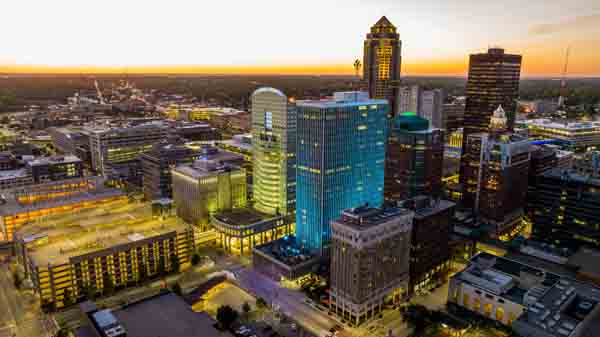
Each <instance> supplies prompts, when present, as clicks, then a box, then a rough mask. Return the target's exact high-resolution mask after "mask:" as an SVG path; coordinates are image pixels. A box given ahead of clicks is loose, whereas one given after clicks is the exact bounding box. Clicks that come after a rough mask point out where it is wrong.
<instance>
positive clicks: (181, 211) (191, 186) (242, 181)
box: [171, 159, 246, 232]
mask: <svg viewBox="0 0 600 337" xmlns="http://www.w3.org/2000/svg"><path fill="white" fill-rule="evenodd" d="M171 178H172V181H173V201H174V202H175V204H176V205H177V215H178V216H179V217H181V218H182V219H183V220H185V221H186V222H188V223H190V224H192V225H194V226H195V227H196V230H197V231H198V232H205V231H207V230H208V229H209V224H210V217H211V216H213V215H214V214H216V213H218V212H221V211H226V210H232V209H234V208H240V207H244V206H246V171H245V170H244V169H243V168H239V167H235V166H233V165H223V164H221V163H219V162H217V161H214V160H202V159H199V160H196V161H195V162H194V163H193V164H192V165H179V166H177V167H175V168H174V169H172V170H171Z"/></svg>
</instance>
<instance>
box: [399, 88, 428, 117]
mask: <svg viewBox="0 0 600 337" xmlns="http://www.w3.org/2000/svg"><path fill="white" fill-rule="evenodd" d="M422 93H423V91H422V90H421V87H420V86H418V85H411V86H408V87H400V88H398V100H397V102H396V114H401V113H404V112H414V113H416V114H417V115H418V114H419V112H420V110H419V109H420V108H421V97H422Z"/></svg>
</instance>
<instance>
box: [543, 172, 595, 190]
mask: <svg viewBox="0 0 600 337" xmlns="http://www.w3.org/2000/svg"><path fill="white" fill-rule="evenodd" d="M542 175H543V176H545V177H553V178H561V179H562V180H566V181H573V182H578V183H584V184H588V185H593V186H596V187H600V179H597V178H593V177H590V176H586V175H582V174H579V173H577V171H574V170H564V169H561V168H554V169H551V170H548V171H546V172H544V173H543V174H542Z"/></svg>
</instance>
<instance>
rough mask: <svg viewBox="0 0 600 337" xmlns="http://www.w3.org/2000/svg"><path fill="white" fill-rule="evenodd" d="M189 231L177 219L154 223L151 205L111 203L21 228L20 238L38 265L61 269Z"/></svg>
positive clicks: (158, 220) (53, 217) (186, 226)
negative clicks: (95, 254) (105, 251)
mask: <svg viewBox="0 0 600 337" xmlns="http://www.w3.org/2000/svg"><path fill="white" fill-rule="evenodd" d="M188 228H189V227H188V225H186V224H185V223H184V222H183V221H182V220H181V219H179V218H177V217H170V218H167V219H164V220H162V219H154V218H153V217H152V209H151V205H150V203H147V204H137V203H136V204H122V203H121V204H117V203H109V204H107V205H103V206H100V207H96V208H93V209H86V210H82V211H80V212H78V213H76V214H68V215H56V216H51V217H48V218H45V219H42V220H40V221H37V222H35V223H31V224H29V225H27V226H25V227H24V228H22V229H21V230H20V231H19V232H18V236H19V238H21V239H23V240H24V241H25V242H27V251H28V254H29V257H30V258H31V259H32V260H33V261H34V262H35V264H36V265H47V264H53V265H58V264H63V263H67V262H68V261H69V259H70V258H72V257H76V256H81V255H85V254H89V253H93V252H95V251H99V250H103V249H107V248H110V247H114V246H118V245H121V244H126V243H131V242H135V241H140V240H143V239H148V238H151V237H155V236H158V235H162V234H166V233H170V232H173V231H175V232H183V231H185V230H186V229H188Z"/></svg>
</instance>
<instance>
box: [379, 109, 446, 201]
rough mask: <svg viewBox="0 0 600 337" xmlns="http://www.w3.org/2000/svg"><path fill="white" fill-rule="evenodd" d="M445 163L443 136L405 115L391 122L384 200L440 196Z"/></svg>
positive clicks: (437, 130) (407, 113) (415, 116)
mask: <svg viewBox="0 0 600 337" xmlns="http://www.w3.org/2000/svg"><path fill="white" fill-rule="evenodd" d="M443 160H444V133H443V131H442V130H440V129H432V128H430V127H429V122H428V121H427V120H426V119H424V118H422V117H419V116H417V115H415V114H414V113H410V112H405V113H402V114H399V115H398V116H396V117H394V118H393V119H392V121H391V123H390V131H389V135H388V144H387V153H386V164H385V170H386V172H385V198H386V199H387V200H403V199H408V198H412V197H414V196H417V195H433V196H439V195H440V193H441V185H442V171H443Z"/></svg>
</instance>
